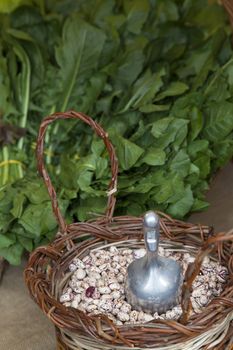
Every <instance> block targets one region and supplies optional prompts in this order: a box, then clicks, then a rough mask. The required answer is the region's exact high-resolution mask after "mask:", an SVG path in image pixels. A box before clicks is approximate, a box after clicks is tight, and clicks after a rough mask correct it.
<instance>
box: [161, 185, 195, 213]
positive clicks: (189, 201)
mask: <svg viewBox="0 0 233 350" xmlns="http://www.w3.org/2000/svg"><path fill="white" fill-rule="evenodd" d="M193 202H194V199H193V192H192V190H191V186H190V185H188V186H187V187H186V188H185V191H184V193H183V196H182V198H181V199H180V200H179V201H177V202H176V203H173V204H171V205H169V207H168V209H167V212H168V214H170V215H172V216H174V217H176V218H182V217H184V216H185V215H186V214H187V213H188V212H189V211H190V209H191V208H192V206H193Z"/></svg>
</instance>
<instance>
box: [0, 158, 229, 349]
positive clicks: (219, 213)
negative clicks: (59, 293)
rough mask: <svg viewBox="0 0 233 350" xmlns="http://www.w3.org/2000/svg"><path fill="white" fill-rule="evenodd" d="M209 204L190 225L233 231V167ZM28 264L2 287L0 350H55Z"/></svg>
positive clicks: (219, 179) (220, 178) (217, 182)
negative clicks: (33, 295) (27, 280)
mask: <svg viewBox="0 0 233 350" xmlns="http://www.w3.org/2000/svg"><path fill="white" fill-rule="evenodd" d="M207 200H208V201H209V202H210V203H211V206H210V208H209V209H208V210H207V211H206V212H204V213H199V214H195V215H192V216H191V217H190V221H191V222H196V223H203V224H209V225H214V227H215V230H216V231H222V230H228V229H230V228H232V227H233V215H232V210H233V164H232V163H230V164H228V165H227V166H226V167H225V168H224V169H223V170H222V171H221V172H219V174H218V175H217V176H216V178H215V179H214V181H213V183H212V185H211V189H210V191H209V192H208V193H207ZM24 266H25V261H24V262H23V263H22V265H21V266H19V267H12V266H11V267H8V268H7V270H6V272H5V274H4V276H3V281H2V284H1V286H0V350H55V348H56V345H55V335H54V329H53V326H52V325H51V323H50V322H49V321H48V319H47V318H46V316H44V315H43V314H42V312H41V310H40V309H39V308H38V306H37V305H36V304H35V303H34V302H33V301H32V300H31V299H30V297H29V294H28V292H27V290H26V287H25V285H24V282H23V276H22V274H23V268H24Z"/></svg>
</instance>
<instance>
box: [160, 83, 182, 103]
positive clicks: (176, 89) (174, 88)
mask: <svg viewBox="0 0 233 350" xmlns="http://www.w3.org/2000/svg"><path fill="white" fill-rule="evenodd" d="M188 89H189V87H188V85H187V84H185V83H182V82H181V81H174V82H172V83H171V84H170V85H169V86H168V87H167V89H166V90H164V91H163V92H161V93H160V94H159V95H158V96H157V97H156V98H155V101H160V100H162V99H164V98H165V97H169V96H178V95H182V94H183V93H184V92H185V91H187V90H188Z"/></svg>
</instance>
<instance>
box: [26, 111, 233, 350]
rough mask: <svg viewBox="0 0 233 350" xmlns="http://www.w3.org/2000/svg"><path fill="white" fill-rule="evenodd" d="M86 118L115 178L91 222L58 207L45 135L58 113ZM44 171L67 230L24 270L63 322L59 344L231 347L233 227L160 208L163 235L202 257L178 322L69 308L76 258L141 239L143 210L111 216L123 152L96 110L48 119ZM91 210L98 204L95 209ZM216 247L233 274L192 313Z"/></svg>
mask: <svg viewBox="0 0 233 350" xmlns="http://www.w3.org/2000/svg"><path fill="white" fill-rule="evenodd" d="M68 118H71V119H75V118H77V119H81V120H82V121H84V122H85V123H87V124H88V125H90V126H91V127H92V128H93V129H94V130H95V132H96V133H97V135H99V136H100V137H101V138H102V139H103V141H104V143H105V146H106V148H107V150H108V152H109V156H110V162H111V172H112V178H111V182H110V185H109V188H108V195H109V196H108V204H107V210H106V214H105V216H103V217H99V218H96V219H93V220H90V221H89V222H86V223H73V224H69V225H67V224H66V223H65V220H64V218H63V217H62V215H61V212H60V210H59V207H58V202H57V196H56V192H55V190H54V188H53V186H52V183H51V180H50V178H49V176H48V173H47V171H46V169H45V166H44V162H43V145H44V136H45V131H46V128H47V126H48V125H49V124H50V123H51V122H53V121H54V120H57V119H68ZM37 160H38V170H39V173H40V174H41V175H42V177H43V179H44V182H45V184H46V186H47V188H48V192H49V195H50V198H51V201H52V207H53V211H54V214H55V216H56V218H57V221H58V224H59V227H60V231H59V233H58V234H57V238H56V239H55V241H54V242H53V243H51V244H50V245H48V246H46V247H40V248H38V249H36V250H35V251H34V252H33V253H32V254H31V256H30V259H29V262H28V266H27V268H26V270H25V280H26V283H27V286H28V289H29V291H30V294H31V296H32V297H33V299H34V300H35V302H36V303H37V304H38V305H39V306H40V308H41V309H42V310H43V312H44V313H45V314H46V315H47V316H48V317H49V318H50V320H51V321H52V322H53V323H54V325H55V327H56V334H57V342H58V349H60V350H63V349H64V350H71V349H74V350H77V349H81V350H83V349H90V350H92V349H106V350H107V349H110V348H111V349H119V350H126V349H130V348H132V347H137V349H144V348H148V347H149V348H150V349H151V350H152V349H156V350H159V349H163V350H166V349H167V350H176V349H180V348H181V344H182V348H183V350H185V349H187V350H188V349H193V350H194V349H201V348H203V349H207V346H208V345H211V344H212V345H213V344H214V346H215V349H225V347H226V344H227V342H229V339H230V338H231V337H232V327H230V323H231V320H232V319H233V256H232V252H233V232H232V231H230V232H228V233H227V234H224V233H220V234H218V235H213V229H212V228H210V227H208V226H201V225H195V224H190V223H186V222H183V221H179V220H174V219H172V218H171V217H170V216H168V215H166V214H164V213H161V212H159V213H158V214H159V215H160V217H161V225H160V229H161V240H162V243H163V244H168V245H169V246H170V247H173V248H175V249H182V251H188V252H192V253H193V254H194V255H196V260H195V262H194V263H193V264H190V265H189V266H188V269H187V272H186V276H185V280H184V285H183V290H182V309H183V314H182V317H181V319H180V321H179V322H177V321H171V320H164V321H161V320H154V321H152V322H150V323H147V324H142V325H131V326H130V325H124V326H120V327H117V326H116V325H114V324H113V323H112V321H111V320H110V319H108V317H107V316H106V315H98V316H88V315H86V314H85V313H83V312H82V311H79V310H76V309H73V308H66V307H65V306H64V305H62V304H61V303H60V302H59V297H60V295H61V293H62V290H63V288H64V287H65V285H66V283H67V281H68V280H69V277H70V272H68V271H69V269H68V266H69V264H70V263H71V261H72V260H73V258H74V257H76V256H78V257H80V258H82V257H83V256H85V255H87V254H89V252H90V250H92V249H98V248H99V247H102V248H104V247H106V246H109V244H110V245H111V244H114V245H117V246H133V245H140V244H142V238H143V234H142V218H141V217H138V218H137V217H130V216H122V217H112V215H113V210H114V205H115V197H114V193H115V191H116V184H117V170H118V165H117V158H116V155H115V151H114V148H113V146H112V144H111V142H110V141H109V139H108V136H107V134H106V133H105V132H104V130H103V129H102V128H101V127H100V126H99V125H98V124H97V123H96V122H94V121H93V120H92V119H91V118H90V117H88V116H86V115H84V114H82V113H76V112H73V111H70V112H67V113H56V114H54V115H52V116H49V117H47V118H45V120H44V121H43V122H42V124H41V127H40V131H39V136H38V143H37ZM90 210H91V208H90ZM210 253H211V254H212V256H213V257H215V259H218V260H219V261H220V262H221V263H222V264H223V265H225V266H227V267H228V270H229V272H230V275H229V279H228V282H227V284H226V285H225V288H224V290H223V292H222V294H221V295H220V296H219V297H216V298H214V299H213V300H212V301H211V302H210V303H209V304H208V305H207V306H206V307H205V309H204V310H203V311H202V312H201V313H200V314H194V315H192V316H191V317H189V316H190V311H191V310H190V295H191V288H192V282H193V280H194V279H195V277H196V276H197V274H198V273H199V270H200V266H201V263H202V260H203V258H204V257H205V255H206V254H210Z"/></svg>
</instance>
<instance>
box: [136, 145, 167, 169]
mask: <svg viewBox="0 0 233 350" xmlns="http://www.w3.org/2000/svg"><path fill="white" fill-rule="evenodd" d="M165 161H166V153H165V152H164V151H163V150H162V149H160V148H153V147H152V148H149V149H148V150H147V151H146V153H145V155H144V156H143V158H142V159H141V162H142V163H146V164H148V165H154V166H155V165H163V164H164V163H165Z"/></svg>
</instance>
